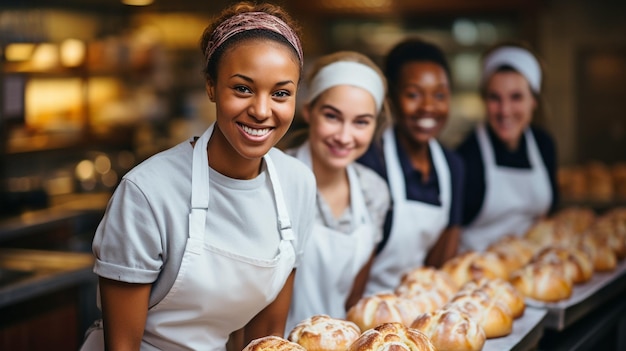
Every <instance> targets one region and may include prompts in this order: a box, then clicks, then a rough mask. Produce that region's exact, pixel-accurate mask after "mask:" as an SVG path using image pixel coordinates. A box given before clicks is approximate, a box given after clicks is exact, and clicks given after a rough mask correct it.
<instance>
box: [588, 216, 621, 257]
mask: <svg viewBox="0 0 626 351" xmlns="http://www.w3.org/2000/svg"><path fill="white" fill-rule="evenodd" d="M618 214H619V212H611V213H609V214H607V215H605V216H603V217H602V218H600V219H599V220H598V221H596V223H594V225H593V226H592V227H591V228H590V229H589V231H590V232H591V233H593V236H594V239H595V240H596V241H597V242H598V244H600V245H601V246H606V247H609V248H610V249H611V250H613V252H615V255H616V257H617V258H618V259H620V260H621V259H623V258H625V257H626V220H624V219H622V218H621V217H620V216H618Z"/></svg>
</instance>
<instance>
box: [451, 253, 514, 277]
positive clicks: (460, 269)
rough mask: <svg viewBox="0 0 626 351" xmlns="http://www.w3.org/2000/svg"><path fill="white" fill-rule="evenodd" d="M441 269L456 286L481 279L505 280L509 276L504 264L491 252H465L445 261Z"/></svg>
mask: <svg viewBox="0 0 626 351" xmlns="http://www.w3.org/2000/svg"><path fill="white" fill-rule="evenodd" d="M441 269H442V270H443V271H444V272H446V273H448V274H450V276H451V277H452V280H453V281H454V282H455V284H456V285H457V286H461V285H463V284H465V283H467V282H468V281H470V280H475V279H480V278H483V277H486V278H503V279H507V278H508V276H509V272H508V270H507V269H506V266H505V265H504V262H503V261H502V260H501V259H500V258H499V257H498V255H497V254H495V253H493V252H477V251H467V252H465V253H462V254H460V255H458V256H455V257H453V258H451V259H449V260H448V261H446V262H445V263H444V264H443V266H442V267H441Z"/></svg>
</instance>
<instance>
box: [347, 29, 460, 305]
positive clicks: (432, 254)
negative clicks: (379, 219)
mask: <svg viewBox="0 0 626 351" xmlns="http://www.w3.org/2000/svg"><path fill="white" fill-rule="evenodd" d="M385 76H386V77H387V81H388V82H389V102H390V104H391V108H392V112H393V119H394V124H393V126H391V127H390V128H387V129H386V130H385V131H384V133H383V137H382V142H381V143H380V144H378V143H373V144H372V146H371V147H370V149H369V150H368V152H367V153H366V154H365V155H364V156H363V157H362V158H361V159H359V162H361V163H363V164H365V165H367V166H369V167H371V168H372V169H374V170H375V171H376V172H377V173H379V174H380V175H381V176H383V177H384V178H385V179H386V180H387V183H388V184H389V189H390V192H391V197H392V203H393V204H392V213H391V214H390V216H388V221H387V222H386V228H385V232H384V237H383V241H382V243H381V245H379V247H378V253H377V255H376V258H375V260H374V263H373V265H372V269H371V273H370V278H369V281H368V284H367V288H366V294H373V293H379V292H383V291H390V290H394V289H395V288H396V287H397V285H398V284H399V283H400V279H401V277H402V275H403V274H404V273H405V272H407V271H409V270H411V269H413V268H416V267H420V266H423V265H428V266H435V267H438V266H441V265H442V264H443V262H445V261H446V260H448V259H449V258H452V257H453V256H454V255H455V254H456V251H457V245H458V234H459V231H460V224H461V213H460V210H461V198H462V193H463V189H462V185H463V163H462V160H461V158H460V157H459V156H458V155H455V154H454V153H453V152H451V151H450V150H447V149H446V148H444V147H443V146H442V145H441V144H440V143H439V142H438V141H437V137H438V136H439V134H440V133H441V131H442V130H443V128H444V127H445V125H446V122H447V121H448V115H449V110H450V94H451V79H450V72H449V68H448V63H447V60H446V58H445V55H444V54H443V52H442V50H441V49H440V48H439V47H437V46H436V45H434V44H432V43H429V42H426V41H423V40H421V39H418V38H410V39H407V40H404V41H402V42H401V43H399V44H397V45H396V46H395V47H394V48H393V49H391V51H390V52H389V54H387V57H386V62H385Z"/></svg>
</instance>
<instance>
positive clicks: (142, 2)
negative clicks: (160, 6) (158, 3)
mask: <svg viewBox="0 0 626 351" xmlns="http://www.w3.org/2000/svg"><path fill="white" fill-rule="evenodd" d="M153 2H154V0H122V4H125V5H131V6H147V5H150V4H152V3H153Z"/></svg>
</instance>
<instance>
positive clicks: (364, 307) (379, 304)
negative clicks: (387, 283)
mask: <svg viewBox="0 0 626 351" xmlns="http://www.w3.org/2000/svg"><path fill="white" fill-rule="evenodd" d="M426 307H428V308H430V306H425V305H420V304H418V303H416V302H415V301H413V300H412V299H410V298H407V297H403V296H398V295H394V294H387V293H381V294H376V295H371V296H366V297H363V298H361V299H360V300H359V301H358V302H357V303H356V304H355V305H354V306H352V307H351V308H350V309H349V310H348V313H347V315H346V319H347V320H349V321H351V322H353V323H355V324H356V325H357V326H358V327H359V328H360V329H361V331H365V330H368V329H372V328H374V327H376V326H378V325H380V324H383V323H393V322H398V323H402V324H404V325H410V324H411V322H413V320H414V319H415V317H417V316H418V315H419V314H421V313H424V312H425V310H423V308H426Z"/></svg>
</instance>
